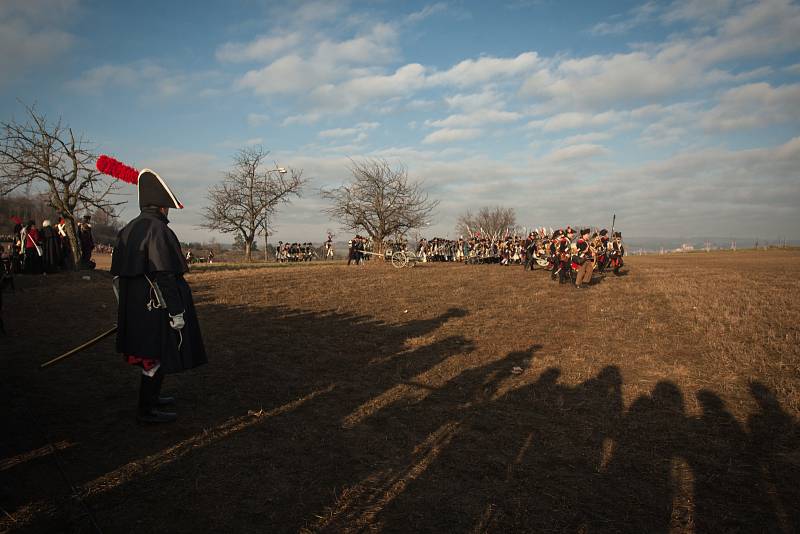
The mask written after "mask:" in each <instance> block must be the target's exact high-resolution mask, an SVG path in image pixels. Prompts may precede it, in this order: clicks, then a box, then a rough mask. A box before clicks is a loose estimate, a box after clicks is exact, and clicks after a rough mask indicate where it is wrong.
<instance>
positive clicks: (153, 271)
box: [111, 169, 207, 423]
mask: <svg viewBox="0 0 800 534" xmlns="http://www.w3.org/2000/svg"><path fill="white" fill-rule="evenodd" d="M138 186H139V207H140V209H141V213H140V214H139V216H138V217H136V218H135V219H133V220H132V221H131V222H129V223H128V224H127V225H126V226H125V227H124V228H123V229H122V230H121V231H120V232H119V234H118V236H117V243H116V246H115V247H114V252H113V254H112V256H111V274H112V275H114V277H115V284H116V285H117V288H118V292H119V309H118V318H117V328H118V330H117V351H119V352H121V353H122V354H123V357H124V359H125V361H126V362H127V363H129V364H132V365H136V366H139V367H141V369H142V382H141V387H140V391H139V411H138V420H139V421H141V422H145V423H163V422H169V421H174V420H175V418H176V415H175V414H174V413H171V412H165V411H161V410H159V409H158V408H159V407H160V406H163V405H166V404H170V403H172V402H173V401H174V399H172V398H170V397H161V396H160V391H161V384H162V381H163V379H164V375H165V374H170V373H180V372H182V371H185V370H187V369H192V368H194V367H197V366H199V365H202V364H204V363H206V361H207V360H206V353H205V348H204V346H203V339H202V336H201V334H200V325H199V324H198V322H197V314H196V312H195V308H194V302H193V300H192V291H191V289H190V288H189V284H188V283H186V280H184V278H183V275H184V273H186V272H187V271H188V270H189V268H188V266H187V264H186V260H185V258H184V255H183V253H182V252H181V246H180V243H179V241H178V238H177V236H176V235H175V233H174V232H173V231H172V230H171V229H170V228H169V227H168V226H167V225H168V224H169V220H168V219H167V214H168V213H169V209H170V208H179V209H180V208H183V205H182V204H180V202H178V200H177V199H176V198H175V195H174V194H173V193H172V191H171V190H170V189H169V187H168V186H167V184H166V183H165V182H164V180H163V179H162V178H161V177H160V176H158V175H157V174H156V173H155V172H153V171H151V170H149V169H144V170H142V171H141V172H140V173H139V179H138Z"/></svg>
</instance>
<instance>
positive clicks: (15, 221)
mask: <svg viewBox="0 0 800 534" xmlns="http://www.w3.org/2000/svg"><path fill="white" fill-rule="evenodd" d="M9 219H10V220H11V221H13V222H14V224H22V219H20V218H19V216H18V215H12V216H11V217H9Z"/></svg>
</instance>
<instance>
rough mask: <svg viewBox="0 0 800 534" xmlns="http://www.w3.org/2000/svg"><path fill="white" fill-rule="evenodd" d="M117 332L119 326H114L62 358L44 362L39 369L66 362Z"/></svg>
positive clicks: (66, 353)
mask: <svg viewBox="0 0 800 534" xmlns="http://www.w3.org/2000/svg"><path fill="white" fill-rule="evenodd" d="M116 331H117V326H116V325H114V328H111V329H110V330H107V331H105V332H103V333H102V334H100V335H99V336H96V337H93V338H92V339H90V340H89V341H87V342H86V343H84V344H83V345H79V346H77V347H75V348H74V349H72V350H70V351H68V352H65V353H64V354H62V355H61V356H58V357H57V358H53V359H52V360H48V361H46V362H44V363H43V364H42V365H40V366H39V369H44V368H45V367H50V366H51V365H53V364H56V363H58V362H60V361H62V360H66V359H67V358H69V357H70V356H72V355H74V354H77V353H79V352H80V351H82V350H85V349H88V348H89V347H91V346H92V345H94V344H96V343H99V342H100V341H102V340H104V339H105V338H107V337H108V336H110V335H111V334H114V333H116Z"/></svg>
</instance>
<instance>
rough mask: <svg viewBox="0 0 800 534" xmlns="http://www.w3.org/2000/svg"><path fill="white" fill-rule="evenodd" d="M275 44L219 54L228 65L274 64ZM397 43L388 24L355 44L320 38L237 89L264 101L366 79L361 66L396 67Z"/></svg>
mask: <svg viewBox="0 0 800 534" xmlns="http://www.w3.org/2000/svg"><path fill="white" fill-rule="evenodd" d="M293 35H294V34H293ZM274 39H275V38H273V37H269V36H265V37H260V38H258V39H256V40H255V41H253V42H251V43H248V44H246V45H240V44H235V43H233V44H231V43H229V44H226V45H223V47H221V48H220V53H222V54H223V56H224V57H225V58H228V60H233V58H234V57H236V58H242V59H240V60H241V61H245V60H249V59H255V58H261V59H269V58H270V57H271V56H272V55H273V54H274V53H275V52H276V51H277V48H276V42H275V41H274ZM296 42H297V43H300V42H304V38H303V37H297V39H296ZM396 43H397V31H396V30H395V29H394V27H392V26H391V25H389V24H383V23H377V24H373V25H371V27H370V29H369V31H368V32H367V33H365V34H363V35H358V36H356V37H353V38H352V39H346V40H333V39H329V38H325V37H324V36H322V35H320V36H317V37H316V38H312V39H310V40H308V42H307V43H304V44H305V46H291V47H285V48H284V50H290V49H291V53H289V54H287V55H284V56H281V57H279V58H278V59H275V60H274V61H272V62H270V63H269V64H268V65H266V66H264V67H261V68H256V69H251V70H249V71H247V72H246V73H245V74H244V75H243V76H242V77H241V78H239V79H238V80H237V81H236V84H235V85H236V87H237V88H239V89H251V90H252V91H253V92H254V93H255V94H259V95H273V94H293V93H297V92H305V93H308V92H309V91H311V90H313V89H314V88H316V87H319V86H320V85H323V84H331V83H336V82H338V81H340V80H343V79H348V78H353V77H363V76H365V75H366V74H367V73H369V72H370V70H369V69H367V70H364V69H363V68H361V66H362V65H370V66H374V65H377V64H384V63H387V62H390V61H392V60H393V59H394V58H395V57H396V55H397V54H398V52H397V46H396ZM218 55H219V53H218Z"/></svg>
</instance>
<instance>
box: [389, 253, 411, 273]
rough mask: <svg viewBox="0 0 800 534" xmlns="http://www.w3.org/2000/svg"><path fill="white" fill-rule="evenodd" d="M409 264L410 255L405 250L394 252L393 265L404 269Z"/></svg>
mask: <svg viewBox="0 0 800 534" xmlns="http://www.w3.org/2000/svg"><path fill="white" fill-rule="evenodd" d="M406 265H408V257H407V256H406V254H405V252H395V253H394V254H392V267H394V268H396V269H402V268H403V267H405V266H406Z"/></svg>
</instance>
